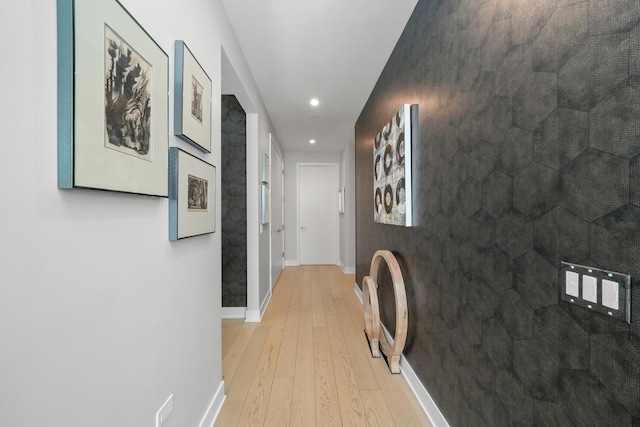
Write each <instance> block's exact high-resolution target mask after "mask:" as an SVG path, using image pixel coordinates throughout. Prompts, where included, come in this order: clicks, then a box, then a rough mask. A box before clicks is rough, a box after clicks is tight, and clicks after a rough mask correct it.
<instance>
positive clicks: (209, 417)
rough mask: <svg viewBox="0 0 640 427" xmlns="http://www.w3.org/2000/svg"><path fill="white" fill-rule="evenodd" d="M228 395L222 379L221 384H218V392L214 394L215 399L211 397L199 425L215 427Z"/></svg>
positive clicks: (200, 426)
mask: <svg viewBox="0 0 640 427" xmlns="http://www.w3.org/2000/svg"><path fill="white" fill-rule="evenodd" d="M226 397H227V396H225V394H224V381H222V382H221V383H220V386H218V390H216V393H215V394H214V395H213V399H211V403H209V407H208V408H207V410H206V412H205V413H204V416H203V417H202V421H200V425H199V427H213V424H214V423H215V422H216V418H218V414H220V410H221V409H222V404H223V403H224V400H225V399H226Z"/></svg>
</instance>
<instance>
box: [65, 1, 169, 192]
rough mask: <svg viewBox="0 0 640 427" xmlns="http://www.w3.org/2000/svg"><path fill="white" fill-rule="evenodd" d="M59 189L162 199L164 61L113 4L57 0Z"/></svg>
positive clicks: (165, 132) (165, 145)
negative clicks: (148, 196)
mask: <svg viewBox="0 0 640 427" xmlns="http://www.w3.org/2000/svg"><path fill="white" fill-rule="evenodd" d="M57 8H58V10H57V12H58V15H57V16H58V187H59V188H63V189H70V188H90V189H99V190H110V191H121V192H126V193H138V194H146V195H153V196H162V197H166V196H167V170H168V128H169V127H168V121H169V107H168V105H169V99H168V87H169V58H168V56H167V54H166V53H165V52H164V51H163V50H162V48H160V46H159V45H158V44H157V43H156V42H155V41H154V40H153V39H152V38H151V37H150V36H149V34H148V33H147V32H146V31H145V30H144V28H142V27H141V26H140V24H139V23H138V22H137V21H136V20H135V19H134V18H133V17H132V16H131V15H130V14H129V13H128V12H127V10H126V9H125V8H124V7H123V6H122V5H121V4H120V3H119V2H118V1H116V0H104V1H97V2H96V1H94V0H57Z"/></svg>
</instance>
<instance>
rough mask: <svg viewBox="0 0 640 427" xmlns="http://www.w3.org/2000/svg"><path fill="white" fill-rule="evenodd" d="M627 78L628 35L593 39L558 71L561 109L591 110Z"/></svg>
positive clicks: (594, 37)
mask: <svg viewBox="0 0 640 427" xmlns="http://www.w3.org/2000/svg"><path fill="white" fill-rule="evenodd" d="M577 76H580V78H577ZM628 77H629V35H628V34H607V35H600V36H590V37H589V38H587V40H586V41H585V42H584V43H583V44H582V46H581V47H580V49H578V50H577V52H576V53H575V54H574V55H573V56H572V57H571V58H570V59H569V60H568V61H567V63H566V64H565V65H564V67H562V69H561V70H560V71H559V72H558V106H560V107H564V108H572V109H575V110H581V111H589V110H590V109H591V108H593V107H594V106H595V105H597V104H598V103H599V102H600V101H602V100H603V99H604V98H606V97H607V96H609V95H610V94H611V93H612V92H613V91H614V89H615V88H617V87H618V86H619V85H620V84H622V83H623V82H624V81H625V80H626V79H627V78H628Z"/></svg>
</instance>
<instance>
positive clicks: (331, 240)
mask: <svg viewBox="0 0 640 427" xmlns="http://www.w3.org/2000/svg"><path fill="white" fill-rule="evenodd" d="M297 174H298V177H297V178H298V179H297V182H298V228H297V233H298V260H299V263H300V264H301V265H319V264H330V265H337V264H338V262H339V257H338V242H339V228H338V186H339V182H338V178H339V171H338V164H334V163H322V164H310V163H299V164H298V168H297Z"/></svg>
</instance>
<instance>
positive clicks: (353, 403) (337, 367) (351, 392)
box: [332, 353, 367, 427]
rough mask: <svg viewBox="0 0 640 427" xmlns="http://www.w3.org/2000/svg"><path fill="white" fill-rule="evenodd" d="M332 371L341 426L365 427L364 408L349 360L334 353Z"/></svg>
mask: <svg viewBox="0 0 640 427" xmlns="http://www.w3.org/2000/svg"><path fill="white" fill-rule="evenodd" d="M332 358H333V370H334V372H335V375H336V388H337V390H338V398H339V399H338V401H339V403H340V411H341V412H342V425H343V426H345V427H347V426H355V427H360V426H365V427H366V426H367V420H366V418H365V413H364V406H363V405H362V399H361V398H360V392H359V391H358V382H357V381H356V377H355V375H354V373H353V367H352V363H351V358H350V357H349V355H348V354H345V353H334V354H332Z"/></svg>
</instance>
